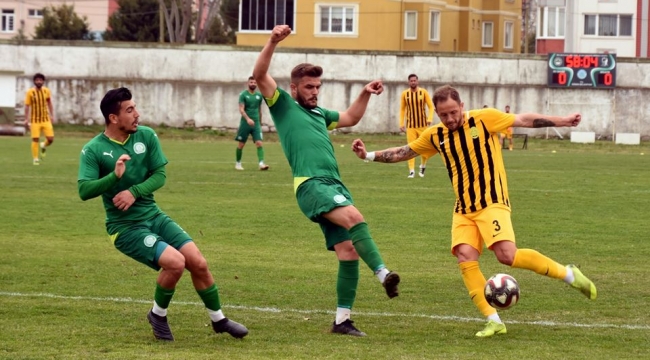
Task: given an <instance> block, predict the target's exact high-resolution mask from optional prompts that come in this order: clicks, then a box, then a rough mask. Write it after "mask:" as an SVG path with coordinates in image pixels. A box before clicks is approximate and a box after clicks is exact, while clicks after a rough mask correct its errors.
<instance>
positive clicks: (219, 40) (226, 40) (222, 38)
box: [205, 17, 235, 44]
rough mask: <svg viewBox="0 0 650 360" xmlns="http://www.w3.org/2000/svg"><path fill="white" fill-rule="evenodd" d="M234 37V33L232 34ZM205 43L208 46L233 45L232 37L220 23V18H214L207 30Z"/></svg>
mask: <svg viewBox="0 0 650 360" xmlns="http://www.w3.org/2000/svg"><path fill="white" fill-rule="evenodd" d="M232 35H234V33H233V34H232ZM205 42H206V43H209V44H234V43H235V42H234V36H231V32H230V31H228V29H227V27H226V26H224V24H223V23H222V22H221V18H220V17H215V18H214V21H213V22H212V26H210V29H208V33H207V37H206V39H205Z"/></svg>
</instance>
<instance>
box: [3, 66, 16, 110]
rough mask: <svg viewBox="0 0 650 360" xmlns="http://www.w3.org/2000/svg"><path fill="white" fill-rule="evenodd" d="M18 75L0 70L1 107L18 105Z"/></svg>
mask: <svg viewBox="0 0 650 360" xmlns="http://www.w3.org/2000/svg"><path fill="white" fill-rule="evenodd" d="M16 76H17V75H16V74H12V73H9V74H3V73H2V71H0V107H11V108H13V107H14V106H16Z"/></svg>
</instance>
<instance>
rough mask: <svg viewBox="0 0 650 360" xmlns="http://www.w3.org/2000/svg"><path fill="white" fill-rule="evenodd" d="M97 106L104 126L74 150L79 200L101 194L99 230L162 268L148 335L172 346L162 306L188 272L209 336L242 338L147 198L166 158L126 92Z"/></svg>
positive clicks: (173, 228)
mask: <svg viewBox="0 0 650 360" xmlns="http://www.w3.org/2000/svg"><path fill="white" fill-rule="evenodd" d="M100 108H101V111H102V114H103V115H104V119H105V120H106V128H105V130H104V132H103V133H101V134H99V135H97V136H95V137H94V138H93V139H92V140H90V141H89V142H88V143H87V144H86V145H84V147H83V149H82V150H81V155H80V161H79V177H78V183H77V184H78V189H79V196H80V197H81V199H82V200H88V199H92V198H95V197H97V196H100V195H101V196H102V200H103V202H104V209H106V230H107V232H108V234H109V235H110V237H111V240H112V241H113V244H114V245H115V247H116V248H117V249H118V250H119V251H121V252H122V253H124V254H125V255H127V256H129V257H131V258H132V259H134V260H137V261H139V262H141V263H143V264H145V265H147V266H149V267H150V268H152V269H154V270H156V271H158V270H160V269H162V270H161V271H160V273H159V275H158V279H157V281H156V290H155V294H154V303H153V308H152V309H151V311H149V313H148V314H147V319H148V320H149V323H150V324H151V327H152V329H153V334H154V336H155V337H156V339H159V340H169V341H173V340H174V336H173V335H172V333H171V330H170V328H169V325H168V323H167V307H168V305H169V303H170V302H171V299H172V296H173V295H174V290H175V288H176V284H177V283H178V281H179V280H180V278H181V276H182V275H183V271H184V270H185V269H187V270H188V271H189V272H190V274H191V277H192V283H193V284H194V288H195V289H196V291H197V292H198V294H199V296H200V297H201V300H203V303H204V304H205V307H206V309H207V311H208V315H209V316H210V319H211V320H212V328H213V329H214V331H215V332H217V333H223V332H227V333H229V334H230V335H232V336H233V337H236V338H243V337H244V336H246V334H248V329H246V327H245V326H244V325H242V324H239V323H237V322H235V321H232V320H229V319H228V318H226V317H225V316H224V315H223V312H222V311H221V302H220V300H219V291H218V289H217V286H216V284H215V282H214V279H213V277H212V274H211V273H210V269H209V268H208V263H207V261H206V260H205V258H204V257H203V255H202V254H201V251H199V249H198V248H197V246H196V244H194V242H193V241H192V238H191V237H190V236H189V235H188V234H187V233H186V232H185V231H184V230H183V229H182V228H181V227H180V226H179V225H178V224H176V223H175V222H174V221H173V220H172V219H171V218H169V216H167V215H166V214H165V213H163V212H162V211H161V210H160V208H158V205H156V202H155V201H154V198H153V192H154V191H156V190H158V189H160V188H161V187H162V186H163V185H164V184H165V178H166V175H165V165H167V158H166V157H165V155H164V154H163V152H162V149H161V147H160V142H159V141H158V137H157V136H156V133H155V132H154V131H153V130H152V129H151V128H148V127H146V126H138V118H139V117H140V114H139V113H138V111H137V110H136V108H135V103H134V102H133V100H132V96H131V92H130V91H129V90H128V89H127V88H118V89H113V90H110V91H109V92H107V93H106V95H105V96H104V98H103V99H102V101H101V105H100ZM127 164H128V165H127Z"/></svg>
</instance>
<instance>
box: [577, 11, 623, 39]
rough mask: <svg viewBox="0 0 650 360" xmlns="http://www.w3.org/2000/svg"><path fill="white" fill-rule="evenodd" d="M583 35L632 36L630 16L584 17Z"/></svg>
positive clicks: (604, 15)
mask: <svg viewBox="0 0 650 360" xmlns="http://www.w3.org/2000/svg"><path fill="white" fill-rule="evenodd" d="M584 34H585V35H597V36H632V15H620V14H599V15H585V29H584Z"/></svg>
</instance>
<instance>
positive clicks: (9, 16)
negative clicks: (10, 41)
mask: <svg viewBox="0 0 650 360" xmlns="http://www.w3.org/2000/svg"><path fill="white" fill-rule="evenodd" d="M14 16H15V15H14V10H13V9H11V10H8V9H2V27H1V28H0V32H8V33H12V32H14Z"/></svg>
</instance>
